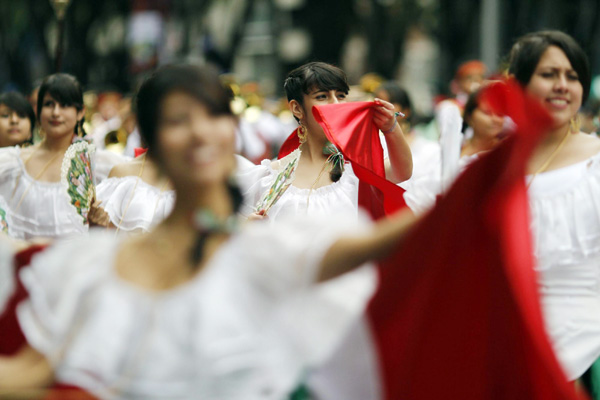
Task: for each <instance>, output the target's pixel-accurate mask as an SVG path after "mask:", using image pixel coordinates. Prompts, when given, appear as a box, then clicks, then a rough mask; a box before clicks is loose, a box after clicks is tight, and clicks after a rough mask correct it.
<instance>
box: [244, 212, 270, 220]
mask: <svg viewBox="0 0 600 400" xmlns="http://www.w3.org/2000/svg"><path fill="white" fill-rule="evenodd" d="M267 218H269V216H268V215H267V213H266V211H265V210H260V211H257V212H253V213H252V214H250V215H249V216H248V221H262V220H265V219H267Z"/></svg>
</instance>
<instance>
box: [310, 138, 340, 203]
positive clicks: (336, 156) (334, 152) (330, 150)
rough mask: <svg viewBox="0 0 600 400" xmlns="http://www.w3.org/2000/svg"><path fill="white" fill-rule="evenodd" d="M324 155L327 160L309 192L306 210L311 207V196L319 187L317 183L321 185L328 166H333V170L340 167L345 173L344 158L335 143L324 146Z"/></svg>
mask: <svg viewBox="0 0 600 400" xmlns="http://www.w3.org/2000/svg"><path fill="white" fill-rule="evenodd" d="M323 154H325V155H327V159H326V160H325V162H324V163H323V167H322V168H321V171H320V172H319V175H318V176H317V179H315V181H314V182H313V184H312V185H311V186H310V190H309V191H308V197H307V198H306V208H308V206H309V205H310V195H311V194H312V191H313V189H314V188H315V186H316V185H317V183H319V180H320V179H321V176H323V173H324V172H325V169H326V168H327V165H331V166H332V168H333V167H335V166H338V167H339V168H340V171H341V172H343V171H344V156H343V155H342V153H341V152H340V151H339V150H338V148H337V147H335V145H334V144H333V143H331V142H329V141H328V142H327V143H326V144H325V146H323Z"/></svg>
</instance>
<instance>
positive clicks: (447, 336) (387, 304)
mask: <svg viewBox="0 0 600 400" xmlns="http://www.w3.org/2000/svg"><path fill="white" fill-rule="evenodd" d="M483 98H484V99H486V100H487V101H488V102H489V104H490V106H491V107H492V109H493V110H494V111H496V112H498V113H500V114H504V115H508V116H510V117H511V118H512V120H513V121H514V122H515V123H516V125H517V132H516V133H515V134H514V135H512V136H511V137H509V138H508V139H506V140H505V142H504V143H502V144H501V145H500V146H499V147H498V148H496V149H495V150H494V151H492V152H490V153H488V154H486V155H484V156H482V157H481V158H480V159H479V160H478V161H477V162H475V163H474V164H473V165H471V166H470V167H469V168H468V169H467V170H466V171H465V172H464V173H463V174H462V175H461V176H460V177H459V178H458V179H457V181H456V183H455V184H454V185H453V186H452V188H451V189H450V190H449V192H448V193H447V194H446V195H444V196H442V197H441V198H440V199H439V200H438V203H437V205H436V206H435V208H434V209H433V210H432V211H431V212H430V213H429V214H428V215H427V216H425V217H424V219H423V220H422V221H420V223H419V224H418V225H417V226H416V228H415V229H414V231H413V232H411V234H410V235H409V237H408V238H407V239H406V241H405V242H404V243H403V246H402V248H401V249H400V250H399V252H398V253H397V254H395V257H394V258H393V260H394V261H395V262H397V264H396V265H386V266H385V267H384V268H382V269H381V271H380V272H381V284H380V287H379V288H378V290H377V292H376V294H375V296H374V298H373V299H372V302H371V304H370V305H369V307H368V311H367V312H368V318H369V320H370V323H371V326H372V334H373V339H374V341H375V342H376V346H377V349H378V357H379V361H380V371H381V374H382V380H383V385H382V386H383V387H384V396H383V398H385V399H389V400H392V399H394V400H395V399H411V400H425V399H427V400H430V399H441V398H445V399H461V400H465V399H466V400H470V399H472V400H475V399H477V400H479V399H481V400H483V399H497V400H509V399H510V400H514V399H528V400H532V399H539V400H542V399H543V400H558V399H563V400H566V399H577V398H583V397H584V396H583V395H578V394H577V393H575V390H574V387H573V385H572V384H570V383H568V382H567V381H566V378H565V376H564V375H563V373H562V370H561V368H560V366H559V364H558V362H557V360H556V358H555V356H554V353H553V351H552V348H551V344H550V342H549V339H548V338H547V336H546V334H545V330H544V324H543V320H542V315H541V310H540V305H539V298H538V297H539V294H538V290H537V283H536V274H535V271H534V269H533V267H534V262H533V256H532V254H533V253H532V243H531V237H530V231H529V228H530V227H529V221H530V220H529V204H528V199H527V192H526V187H525V181H524V173H525V168H526V164H527V161H528V157H529V155H530V154H531V152H532V151H533V149H534V147H535V145H536V143H537V142H538V140H539V139H540V137H541V135H542V134H543V133H544V132H545V130H546V129H547V128H548V127H549V126H550V124H551V119H550V117H549V116H548V115H547V113H546V112H545V110H544V109H543V108H542V107H541V106H540V105H539V103H538V102H537V101H535V100H532V99H529V98H528V97H527V96H526V94H525V93H524V92H523V91H522V89H521V88H520V87H519V86H518V85H517V84H516V83H514V82H508V83H506V84H498V85H495V86H493V87H491V88H489V89H487V91H486V92H485V93H484V94H483Z"/></svg>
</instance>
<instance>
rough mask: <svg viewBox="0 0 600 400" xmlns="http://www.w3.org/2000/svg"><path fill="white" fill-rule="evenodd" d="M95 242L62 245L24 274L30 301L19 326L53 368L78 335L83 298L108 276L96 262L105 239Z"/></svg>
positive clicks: (20, 308) (23, 308)
mask: <svg viewBox="0 0 600 400" xmlns="http://www.w3.org/2000/svg"><path fill="white" fill-rule="evenodd" d="M110 237H111V238H112V235H111V236H110ZM91 243H92V242H90V240H89V239H87V238H82V239H78V240H72V241H65V242H58V243H56V244H55V245H53V246H52V247H50V248H48V249H47V250H45V251H43V252H41V253H38V254H37V255H35V256H34V257H33V259H32V261H31V264H30V266H29V267H26V268H24V269H23V270H21V273H20V278H21V281H22V282H23V285H24V286H25V288H26V289H27V291H28V293H29V298H28V299H27V300H26V301H24V302H22V303H21V304H19V306H18V308H17V316H18V319H19V324H20V325H21V329H22V331H23V333H24V334H25V337H26V339H27V342H28V343H29V344H30V345H31V346H32V347H33V348H35V349H36V350H37V351H39V352H41V353H42V354H44V355H45V356H46V358H47V359H48V361H50V362H51V363H52V364H53V365H56V364H57V363H59V362H60V361H61V359H62V355H63V350H64V349H65V348H66V347H67V346H68V344H69V340H71V339H72V336H73V334H74V333H76V332H75V331H76V329H77V326H76V320H77V318H78V316H79V315H80V314H82V313H83V312H85V304H84V303H85V302H84V301H82V299H85V298H86V296H87V294H89V292H90V291H91V290H93V289H94V287H95V286H96V285H97V284H98V283H99V281H101V279H102V276H103V275H106V273H107V270H106V268H104V269H103V268H96V264H97V261H96V263H95V262H94V261H95V260H97V258H99V257H101V254H102V253H103V250H102V248H103V246H102V244H101V240H100V239H99V238H97V239H96V240H95V241H94V247H92V246H90V244H91Z"/></svg>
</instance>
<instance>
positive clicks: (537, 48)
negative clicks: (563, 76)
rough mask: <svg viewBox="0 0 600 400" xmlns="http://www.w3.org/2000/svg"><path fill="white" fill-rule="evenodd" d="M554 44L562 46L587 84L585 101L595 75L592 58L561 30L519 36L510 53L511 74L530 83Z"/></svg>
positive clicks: (518, 79)
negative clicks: (591, 62) (547, 51)
mask: <svg viewBox="0 0 600 400" xmlns="http://www.w3.org/2000/svg"><path fill="white" fill-rule="evenodd" d="M550 46H556V47H558V48H559V49H561V50H562V51H563V52H564V53H565V55H566V56H567V58H568V59H569V62H570V63H571V66H572V67H573V69H574V70H575V72H577V76H578V78H579V82H581V86H583V98H582V102H581V103H582V104H584V103H585V102H586V100H587V98H588V96H589V94H590V84H591V74H590V65H589V61H588V58H587V56H586V54H585V53H584V51H583V50H582V49H581V46H579V44H577V42H576V41H575V39H573V38H572V37H571V36H569V35H567V34H566V33H564V32H561V31H539V32H533V33H529V34H527V35H525V36H522V37H521V38H519V39H518V40H517V41H516V42H515V44H514V45H513V47H512V49H511V51H510V56H509V69H508V73H509V74H511V75H514V77H515V79H516V80H517V81H519V82H520V83H521V84H522V85H524V86H526V85H527V84H528V83H529V81H530V80H531V76H532V75H533V73H534V72H535V68H536V67H537V65H538V63H539V61H540V59H541V58H542V55H543V54H544V52H545V51H546V49H548V47H550Z"/></svg>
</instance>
